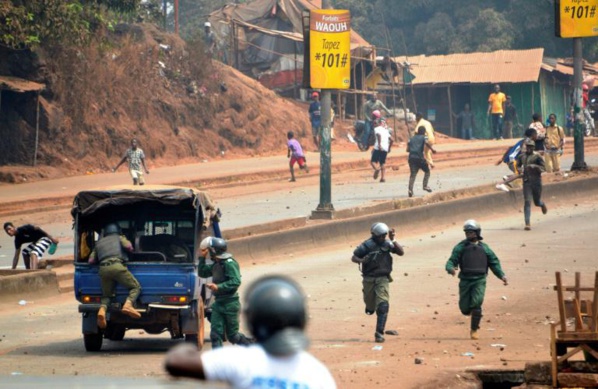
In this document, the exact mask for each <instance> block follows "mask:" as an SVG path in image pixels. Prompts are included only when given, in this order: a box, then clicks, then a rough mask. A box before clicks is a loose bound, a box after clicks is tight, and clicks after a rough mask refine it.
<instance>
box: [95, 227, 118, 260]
mask: <svg viewBox="0 0 598 389" xmlns="http://www.w3.org/2000/svg"><path fill="white" fill-rule="evenodd" d="M96 251H97V253H98V259H99V261H100V262H102V261H103V260H105V259H108V258H118V259H121V260H123V261H124V260H125V255H124V253H123V249H122V245H121V244H120V236H119V235H118V234H113V235H108V236H105V237H103V238H102V239H100V240H98V243H96Z"/></svg>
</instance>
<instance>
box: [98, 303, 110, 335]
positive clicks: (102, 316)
mask: <svg viewBox="0 0 598 389" xmlns="http://www.w3.org/2000/svg"><path fill="white" fill-rule="evenodd" d="M107 325H108V323H106V307H100V310H99V311H98V327H99V328H100V329H102V330H103V329H104V328H106V326H107Z"/></svg>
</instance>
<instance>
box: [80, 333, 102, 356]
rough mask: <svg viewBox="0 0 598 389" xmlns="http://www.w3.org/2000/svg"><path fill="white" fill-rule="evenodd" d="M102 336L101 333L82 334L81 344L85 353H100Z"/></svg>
mask: <svg viewBox="0 0 598 389" xmlns="http://www.w3.org/2000/svg"><path fill="white" fill-rule="evenodd" d="M103 338H104V336H103V334H102V333H101V332H98V333H97V334H83V343H84V344H85V350H86V351H100V350H101V349H102V340H103Z"/></svg>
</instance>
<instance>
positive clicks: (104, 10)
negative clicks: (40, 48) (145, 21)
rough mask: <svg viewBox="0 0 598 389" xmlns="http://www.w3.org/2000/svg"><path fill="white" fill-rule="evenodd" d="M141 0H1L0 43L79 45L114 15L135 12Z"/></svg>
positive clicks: (16, 45)
mask: <svg viewBox="0 0 598 389" xmlns="http://www.w3.org/2000/svg"><path fill="white" fill-rule="evenodd" d="M139 3H140V0H22V1H21V0H0V44H3V45H5V46H8V47H10V48H14V49H24V48H31V47H34V46H36V45H39V44H53V43H57V42H59V43H61V44H67V43H73V44H82V43H84V42H86V41H87V40H88V38H89V37H90V35H91V34H92V33H93V32H94V31H95V30H97V29H100V28H104V27H110V25H111V22H112V19H113V18H114V17H115V15H117V14H126V13H134V12H135V11H136V9H137V8H138V7H139Z"/></svg>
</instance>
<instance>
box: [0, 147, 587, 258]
mask: <svg viewBox="0 0 598 389" xmlns="http://www.w3.org/2000/svg"><path fill="white" fill-rule="evenodd" d="M590 141H592V142H593V143H592V144H594V142H595V143H596V144H598V139H595V140H594V139H591V140H590ZM512 143H513V140H505V141H473V142H463V143H450V144H440V145H438V147H437V148H438V150H439V154H438V155H441V154H442V153H443V152H444V153H448V152H451V151H464V150H467V151H472V150H484V149H488V148H495V149H496V155H495V156H493V157H489V156H485V157H482V158H479V159H475V160H468V161H459V160H452V161H446V162H441V163H438V164H437V165H438V167H437V169H435V170H433V171H432V178H431V181H430V186H431V187H432V188H433V189H434V190H435V191H449V190H453V189H460V188H467V187H471V186H477V185H482V184H489V183H493V182H497V181H498V180H499V179H500V177H501V176H502V175H503V174H507V173H508V170H507V168H506V166H505V165H504V164H503V165H501V166H500V167H496V166H494V164H493V162H495V161H496V159H498V157H499V156H500V155H501V153H502V151H503V150H504V149H506V147H508V146H509V145H511V144H512ZM569 144H572V140H571V142H570V143H569ZM401 153H402V154H404V153H403V152H401ZM486 155H488V154H486ZM368 156H369V153H361V152H339V153H334V154H333V165H334V164H335V163H336V164H341V163H350V162H355V163H356V164H358V163H359V162H365V161H367V159H368ZM285 157H286V155H283V156H274V157H263V158H251V159H242V160H220V161H209V162H207V163H200V164H194V165H181V166H174V167H165V168H158V169H155V170H153V171H152V173H151V175H150V176H149V177H148V181H149V182H151V183H161V184H168V183H180V182H183V181H186V180H188V181H190V182H194V181H199V180H202V179H204V180H205V179H213V178H217V177H227V176H238V175H241V174H255V175H259V174H271V173H272V172H276V171H279V172H281V173H282V177H284V178H279V179H278V180H277V181H272V182H271V184H263V183H262V184H261V186H262V187H264V186H265V187H266V188H265V189H264V188H262V189H260V190H251V185H250V184H248V183H247V182H245V183H241V184H239V185H237V188H236V189H235V190H234V192H235V196H234V197H230V196H227V194H226V192H227V191H230V189H227V188H226V187H224V188H223V187H220V188H217V189H215V190H210V192H211V193H213V194H214V198H215V199H216V201H217V203H218V205H219V206H220V208H221V209H222V210H223V212H224V217H223V222H222V225H223V229H224V230H226V229H232V228H239V227H246V226H251V225H256V224H260V223H268V222H272V221H276V220H283V219H289V218H295V217H306V216H309V215H310V214H311V212H312V211H313V210H315V209H316V208H317V206H318V203H319V175H318V174H317V173H316V174H313V173H312V174H310V175H301V174H300V175H298V181H297V182H295V183H287V182H286V178H287V175H288V172H285V170H284V169H285V166H286V164H287V159H286V158H285ZM308 160H309V162H310V164H311V166H312V168H314V167H316V168H317V167H318V166H319V156H318V154H316V153H312V154H311V155H308ZM586 162H587V163H588V164H589V165H594V166H595V165H598V150H597V151H592V152H588V153H587V154H586ZM571 164H572V155H570V154H569V155H565V157H564V158H563V163H562V165H563V167H564V168H568V167H570V166H571ZM361 166H365V165H364V163H361ZM281 167H282V169H281ZM371 174H372V171H371V170H369V169H360V170H353V171H348V172H343V173H334V174H333V175H332V181H333V183H332V204H333V205H334V208H335V209H336V210H341V209H348V208H352V207H356V206H360V205H365V204H371V203H374V202H377V201H386V200H390V199H394V198H404V197H406V196H407V181H408V175H409V172H408V167H407V166H400V167H399V170H398V171H390V172H388V177H387V182H386V183H384V184H381V183H379V182H377V181H374V180H373V179H372V176H371ZM422 177H423V175H422V174H421V173H420V176H419V177H418V181H417V182H416V186H415V195H416V196H422V195H423V193H424V192H423V191H422V190H421V179H422ZM129 180H130V179H129V176H128V175H127V173H125V172H122V173H116V175H115V174H112V173H106V174H98V175H94V176H82V177H68V178H62V179H58V180H47V181H41V182H36V183H30V184H20V185H3V186H0V189H1V190H0V207H2V204H5V203H9V202H13V201H18V200H29V199H30V200H32V201H35V199H37V198H39V197H40V195H42V194H43V196H44V197H60V196H74V194H75V193H77V192H78V191H80V190H84V189H87V188H93V187H102V186H108V185H114V184H128V183H129ZM281 181H283V182H281ZM239 186H240V187H242V188H243V187H246V188H247V190H246V194H239V193H243V189H239V188H238V187H239ZM0 209H1V208H0ZM47 218H48V215H46V214H44V213H42V214H34V215H23V216H22V217H13V218H12V219H13V220H14V221H15V223H21V222H23V223H24V222H32V223H41V222H38V221H36V220H41V221H43V223H44V224H43V227H44V228H45V229H47V230H48V231H51V233H53V234H55V235H58V236H62V237H64V239H61V240H62V244H61V245H59V250H58V251H57V254H56V255H68V254H71V253H72V243H71V224H72V223H71V218H70V215H69V214H68V212H67V211H66V210H65V211H62V212H59V213H57V214H56V216H55V217H52V218H51V221H50V222H49V223H48V222H46V220H45V219H47ZM13 253H14V249H13V246H12V239H11V238H10V237H8V236H7V235H6V234H0V268H6V267H8V266H9V265H10V263H11V261H12V255H13ZM21 266H22V261H21Z"/></svg>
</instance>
